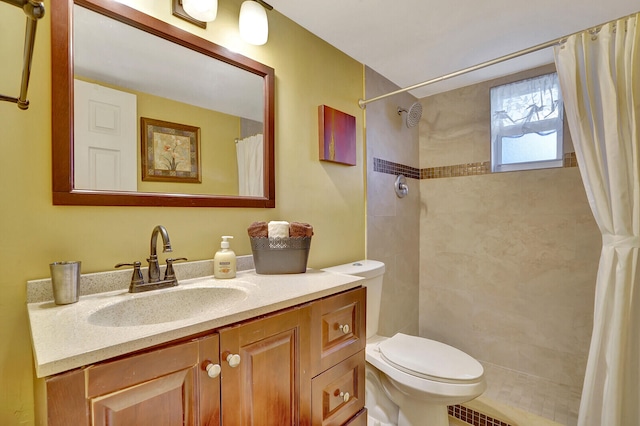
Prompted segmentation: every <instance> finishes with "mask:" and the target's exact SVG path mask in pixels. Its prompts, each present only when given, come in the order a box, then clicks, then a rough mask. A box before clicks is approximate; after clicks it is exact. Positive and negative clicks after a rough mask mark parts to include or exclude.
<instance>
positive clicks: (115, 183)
mask: <svg viewBox="0 0 640 426" xmlns="http://www.w3.org/2000/svg"><path fill="white" fill-rule="evenodd" d="M136 102H137V100H136V96H135V95H133V94H131V93H126V92H122V91H119V90H114V89H110V88H108V87H103V86H100V85H97V84H92V83H87V82H85V81H81V80H77V79H76V80H74V104H75V105H76V109H75V114H74V133H75V139H74V153H73V157H74V160H75V161H74V177H73V179H74V187H75V188H76V189H91V190H102V191H110V190H111V191H136V190H137V187H138V184H137V163H136V161H137V158H138V156H137V149H136V148H137V143H136V141H137V124H136V123H137V118H136V117H137V116H136Z"/></svg>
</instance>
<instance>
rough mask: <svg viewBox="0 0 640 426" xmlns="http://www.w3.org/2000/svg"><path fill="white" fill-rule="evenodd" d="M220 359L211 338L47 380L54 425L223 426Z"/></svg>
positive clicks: (106, 363)
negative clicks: (214, 371) (216, 367)
mask: <svg viewBox="0 0 640 426" xmlns="http://www.w3.org/2000/svg"><path fill="white" fill-rule="evenodd" d="M218 354H219V345H218V335H211V336H207V337H204V338H202V339H197V340H193V341H189V342H185V343H181V344H178V345H174V346H169V347H165V348H161V349H157V350H153V351H150V352H146V353H142V354H137V355H132V356H130V357H127V358H122V359H119V360H116V361H108V362H104V363H101V364H96V365H93V366H91V367H87V368H85V369H84V370H76V371H74V372H71V373H67V374H64V375H60V376H56V377H53V378H50V379H47V396H48V401H49V408H48V411H49V416H48V417H49V424H50V425H65V426H68V425H70V424H74V425H75V424H77V425H81V424H91V425H96V426H98V425H110V426H117V425H126V426H129V425H154V426H156V425H167V426H171V425H180V426H183V425H193V426H195V425H206V426H218V425H219V424H220V378H219V377H215V378H211V377H209V375H208V373H207V371H206V366H207V365H208V364H210V363H213V364H216V363H219V359H218ZM70 402H71V404H70ZM65 406H66V407H65ZM82 419H86V420H82Z"/></svg>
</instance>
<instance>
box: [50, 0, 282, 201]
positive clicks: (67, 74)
mask: <svg viewBox="0 0 640 426" xmlns="http://www.w3.org/2000/svg"><path fill="white" fill-rule="evenodd" d="M51 23H52V24H51V25H52V27H51V43H52V52H51V56H52V58H51V61H52V84H53V88H52V102H53V105H52V110H53V112H52V113H53V117H52V137H53V141H52V146H53V152H52V157H53V158H52V161H53V203H54V204H58V205H113V206H200V207H275V170H274V70H273V69H272V68H270V67H268V66H266V65H263V64H261V63H258V62H256V61H254V60H252V59H249V58H246V57H244V56H242V55H239V54H237V53H233V52H230V51H228V50H227V49H225V48H223V47H221V46H218V45H216V44H214V43H211V42H209V41H207V40H204V39H202V38H200V37H197V36H195V35H193V34H191V33H189V32H186V31H184V30H181V29H179V28H177V27H174V26H172V25H170V24H168V23H166V22H163V21H160V20H158V19H156V18H153V17H151V16H149V15H146V14H144V13H142V12H140V11H137V10H135V9H132V8H130V7H128V6H126V5H123V4H121V3H118V2H114V1H110V0H76V1H75V2H74V1H73V0H61V1H55V2H52V4H51Z"/></svg>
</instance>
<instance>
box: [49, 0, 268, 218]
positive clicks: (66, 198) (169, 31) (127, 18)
mask: <svg viewBox="0 0 640 426" xmlns="http://www.w3.org/2000/svg"><path fill="white" fill-rule="evenodd" d="M75 4H78V5H80V6H83V7H86V8H88V9H90V10H93V11H95V12H98V13H101V14H103V15H106V16H109V17H111V18H113V19H116V20H118V21H121V22H124V23H126V24H128V25H131V26H133V27H135V28H138V29H140V30H143V31H146V32H148V33H151V34H153V35H156V36H158V37H161V38H164V39H166V40H169V41H171V42H174V43H177V44H179V45H181V46H184V47H186V48H189V49H192V50H194V51H196V52H199V53H202V54H203V55H207V56H210V57H211V58H214V59H217V60H220V61H224V62H226V63H228V64H231V65H234V66H236V67H239V68H242V69H244V70H246V71H248V72H251V73H253V74H256V75H258V76H261V77H262V78H263V79H264V101H265V104H264V110H265V117H264V165H265V167H264V196H263V197H241V196H226V195H225V196H218V195H193V194H162V193H150V192H135V193H134V192H117V191H94V190H78V189H74V188H73V143H74V134H73V120H74V109H73V78H74V71H73V50H72V42H73V40H72V39H73V27H72V25H73V5H74V1H73V0H59V1H53V2H51V3H50V6H49V7H50V13H51V83H52V89H51V90H52V93H51V98H52V105H51V107H52V123H51V127H52V143H51V145H52V153H51V157H52V179H53V204H54V205H85V206H165V207H263V208H273V207H275V160H274V153H275V152H274V145H275V143H274V139H275V136H274V111H275V107H274V85H275V72H274V70H273V68H271V67H268V66H266V65H263V64H261V63H259V62H257V61H254V60H253V59H250V58H247V57H245V56H242V55H240V54H237V53H233V52H231V51H229V50H227V49H226V48H224V47H222V46H219V45H217V44H214V43H212V42H210V41H208V40H205V39H202V38H200V37H197V36H195V35H193V34H191V33H189V32H187V31H184V30H181V29H179V28H177V27H174V26H172V25H170V24H168V23H166V22H164V21H161V20H159V19H156V18H154V17H151V16H149V15H146V14H144V13H142V12H140V11H138V10H135V9H132V8H130V7H128V6H126V5H123V4H121V3H118V2H115V1H110V0H75Z"/></svg>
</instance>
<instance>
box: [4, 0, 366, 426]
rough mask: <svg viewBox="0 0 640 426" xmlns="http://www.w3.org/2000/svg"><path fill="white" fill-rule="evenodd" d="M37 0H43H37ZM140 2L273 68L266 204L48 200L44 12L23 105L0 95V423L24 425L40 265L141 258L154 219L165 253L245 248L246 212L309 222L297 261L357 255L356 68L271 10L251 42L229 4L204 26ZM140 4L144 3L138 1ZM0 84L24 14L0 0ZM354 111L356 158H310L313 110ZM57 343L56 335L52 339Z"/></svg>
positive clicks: (193, 255) (8, 90)
mask: <svg viewBox="0 0 640 426" xmlns="http://www.w3.org/2000/svg"><path fill="white" fill-rule="evenodd" d="M46 3H47V4H48V2H46ZM139 3H140V8H142V9H144V10H147V11H149V10H151V11H153V10H154V8H155V9H158V11H157V13H158V14H157V16H158V17H160V18H161V19H164V20H168V21H170V22H172V23H174V24H175V25H179V26H181V27H183V28H185V29H188V30H189V31H193V32H195V33H197V34H199V35H204V36H206V37H207V38H210V39H211V40H212V41H214V42H217V43H219V44H222V45H225V46H227V47H232V48H235V49H236V50H238V51H239V52H240V53H242V54H244V55H246V56H249V57H252V58H254V59H256V60H258V61H260V62H263V63H266V64H267V65H269V66H271V67H273V68H274V69H275V71H276V128H275V131H276V208H275V209H237V208H226V209H225V208H149V207H146V208H142V207H140V208H138V207H82V206H53V205H52V204H51V167H52V165H51V105H50V101H51V83H50V46H49V31H50V22H49V17H48V16H47V17H45V18H44V19H43V20H42V21H41V22H40V23H39V26H38V34H37V38H36V46H35V55H34V58H33V70H32V74H31V83H30V87H29V100H30V101H31V106H30V108H29V109H28V110H27V111H21V110H19V109H18V108H17V107H16V105H15V104H11V103H7V102H0V147H1V149H0V152H1V153H2V154H0V178H1V181H0V265H1V266H0V424H2V425H30V424H33V423H34V408H33V404H34V402H33V401H34V398H33V388H34V386H33V360H32V356H31V344H30V337H29V326H28V319H27V314H26V308H25V303H26V281H27V280H31V279H38V278H44V277H47V276H48V275H49V270H48V264H49V263H50V262H52V261H56V260H65V259H79V260H82V262H83V272H96V271H104V270H111V269H113V266H114V265H115V264H116V263H118V262H131V261H134V260H141V261H144V259H145V258H146V257H147V255H148V249H149V237H150V235H151V230H152V228H153V226H154V225H156V224H163V225H165V226H166V227H167V229H168V230H169V234H170V236H171V241H172V243H173V247H174V253H173V255H174V256H185V257H188V258H189V259H191V260H197V259H207V258H211V257H212V256H213V253H214V252H215V250H216V249H217V248H218V247H219V241H220V236H221V235H223V234H224V235H227V234H230V235H235V236H236V239H235V240H233V244H232V247H233V248H234V249H235V250H236V252H237V253H238V254H249V253H250V248H249V241H248V238H246V237H245V236H246V228H247V226H248V225H249V224H250V223H251V222H253V221H254V220H274V219H284V220H298V221H306V222H309V223H311V224H312V225H313V226H314V228H315V236H314V239H313V243H312V247H311V254H310V259H309V265H310V266H311V267H324V266H328V265H331V264H336V263H340V262H346V261H350V260H355V259H357V258H361V257H363V256H364V253H365V207H364V205H365V201H364V198H365V195H364V174H365V171H364V170H365V168H364V158H363V129H362V128H363V112H362V111H361V110H360V108H359V107H358V106H357V99H358V98H361V97H363V96H362V95H363V93H362V87H363V81H362V79H363V67H362V65H361V64H360V63H358V62H356V61H355V60H353V59H351V58H349V57H347V56H346V55H344V54H342V53H341V52H339V51H338V50H336V49H335V48H333V47H331V46H329V45H328V44H326V43H324V42H323V41H321V40H319V39H318V38H316V37H314V36H313V35H311V34H310V33H308V32H307V31H305V30H304V29H302V28H301V27H299V26H297V25H295V24H294V23H292V22H291V21H289V20H288V19H286V18H284V17H283V16H281V15H280V14H278V13H277V12H276V11H271V12H269V13H268V16H269V21H270V22H269V23H270V29H271V33H270V35H269V42H268V43H267V44H266V45H265V46H262V47H257V46H255V47H254V46H248V45H244V44H242V43H241V42H240V41H239V40H238V34H237V16H238V11H239V7H240V1H237V0H221V1H220V9H219V13H218V19H217V20H216V22H215V23H213V24H212V25H210V29H209V30H208V31H206V32H205V31H201V30H200V29H199V28H196V27H193V26H190V24H188V23H186V22H185V23H183V21H180V20H179V19H177V18H173V17H171V16H170V7H169V1H168V0H167V1H163V2H159V1H157V0H139ZM145 8H146V9H145ZM0 32H1V34H0V57H2V58H3V61H2V63H1V64H0V93H2V94H6V95H10V96H16V95H17V92H18V87H19V81H20V79H19V74H20V70H21V67H22V63H21V61H22V42H23V38H24V35H23V34H24V17H23V15H22V12H21V11H20V10H19V9H18V8H16V7H13V6H9V5H8V4H5V3H0ZM321 104H326V105H329V106H331V107H333V108H336V109H339V110H341V111H344V112H346V113H348V114H351V115H354V116H355V117H356V118H357V125H358V126H357V127H358V130H357V144H358V151H357V152H358V155H357V164H358V165H357V166H355V167H347V166H342V165H337V164H332V163H326V162H320V161H318V159H317V158H318V145H317V144H318V142H317V139H318V135H317V107H318V105H321ZM61 344H64V343H63V342H61Z"/></svg>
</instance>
